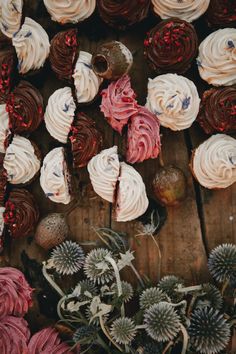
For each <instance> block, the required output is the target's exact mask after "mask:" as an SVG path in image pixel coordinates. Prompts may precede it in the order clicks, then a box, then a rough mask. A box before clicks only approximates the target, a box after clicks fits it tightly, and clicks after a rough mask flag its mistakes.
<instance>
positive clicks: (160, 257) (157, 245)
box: [150, 234, 162, 282]
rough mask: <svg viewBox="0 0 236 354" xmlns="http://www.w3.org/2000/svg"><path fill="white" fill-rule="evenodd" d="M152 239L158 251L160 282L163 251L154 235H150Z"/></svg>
mask: <svg viewBox="0 0 236 354" xmlns="http://www.w3.org/2000/svg"><path fill="white" fill-rule="evenodd" d="M150 235H151V238H152V240H153V242H154V244H155V245H156V248H157V251H158V260H159V262H158V274H157V281H158V282H159V281H160V280H161V260H162V256H161V250H160V247H159V243H158V242H157V240H156V239H155V237H154V236H153V234H150Z"/></svg>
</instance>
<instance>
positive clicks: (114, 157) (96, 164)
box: [87, 146, 120, 203]
mask: <svg viewBox="0 0 236 354" xmlns="http://www.w3.org/2000/svg"><path fill="white" fill-rule="evenodd" d="M87 168H88V172H89V177H90V180H91V183H92V186H93V189H94V191H95V192H96V193H97V194H98V195H99V196H100V197H101V198H103V199H105V200H107V201H108V202H111V203H112V202H113V201H114V194H115V189H116V183H117V180H118V177H119V172H120V163H119V158H118V154H117V146H113V147H112V148H110V149H105V150H103V151H101V152H100V154H98V155H96V156H94V157H93V158H92V159H91V160H90V161H89V163H88V167H87Z"/></svg>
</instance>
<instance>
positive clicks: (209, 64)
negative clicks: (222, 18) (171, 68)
mask: <svg viewBox="0 0 236 354" xmlns="http://www.w3.org/2000/svg"><path fill="white" fill-rule="evenodd" d="M197 64H198V70H199V74H200V76H201V78H202V79H203V80H205V81H207V82H208V84H211V85H214V86H231V85H234V84H236V28H224V29H219V30H218V31H215V32H213V33H211V34H210V35H209V36H208V37H206V38H205V39H204V41H203V42H202V43H201V44H200V46H199V56H198V58H197Z"/></svg>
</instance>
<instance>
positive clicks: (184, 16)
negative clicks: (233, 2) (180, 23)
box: [152, 0, 210, 22]
mask: <svg viewBox="0 0 236 354" xmlns="http://www.w3.org/2000/svg"><path fill="white" fill-rule="evenodd" d="M209 3H210V0H195V1H193V0H186V1H176V0H152V4H153V10H154V12H155V13H156V14H157V15H158V16H160V17H161V18H162V19H163V20H165V19H166V18H170V17H178V18H180V19H181V20H185V21H188V22H192V21H194V20H196V19H198V18H199V17H200V16H202V15H203V14H204V13H205V12H206V10H207V8H208V6H209Z"/></svg>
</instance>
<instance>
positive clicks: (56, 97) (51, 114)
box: [44, 87, 76, 144]
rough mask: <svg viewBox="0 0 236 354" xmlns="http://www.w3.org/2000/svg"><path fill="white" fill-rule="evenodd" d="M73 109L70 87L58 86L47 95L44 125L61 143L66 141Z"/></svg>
mask: <svg viewBox="0 0 236 354" xmlns="http://www.w3.org/2000/svg"><path fill="white" fill-rule="evenodd" d="M75 109H76V105H75V102H74V100H73V96H72V92H71V88H70V87H64V88H60V89H58V90H56V91H55V92H54V93H53V94H52V95H51V96H50V97H49V100H48V104H47V108H46V112H45V115H44V120H45V125H46V128H47V130H48V132H49V134H50V135H51V136H52V137H53V138H54V139H56V140H58V141H60V142H61V143H63V144H66V143H67V139H68V134H69V132H70V130H71V125H72V123H73V120H74V114H75Z"/></svg>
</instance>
